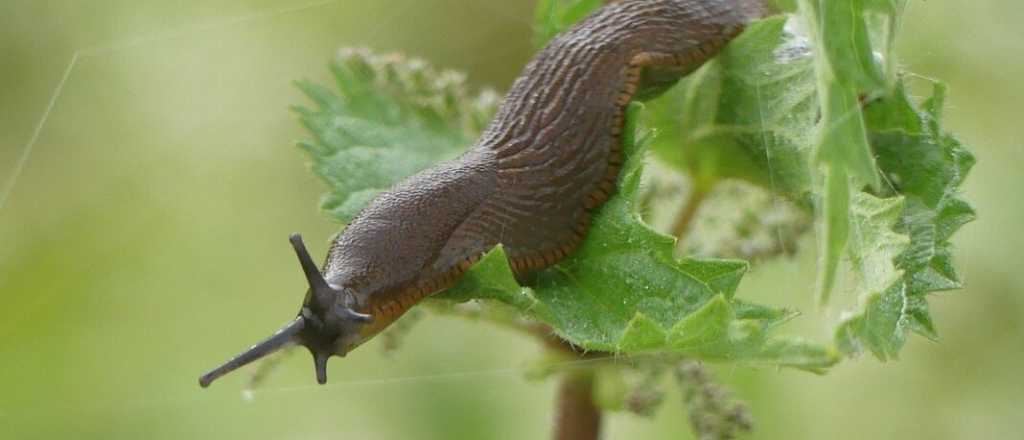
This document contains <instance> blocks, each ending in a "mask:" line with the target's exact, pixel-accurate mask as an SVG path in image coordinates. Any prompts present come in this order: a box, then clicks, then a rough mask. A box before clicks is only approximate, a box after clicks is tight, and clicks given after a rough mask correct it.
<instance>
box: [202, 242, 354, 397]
mask: <svg viewBox="0 0 1024 440" xmlns="http://www.w3.org/2000/svg"><path fill="white" fill-rule="evenodd" d="M289 240H290V241H291V243H292V247H294V248H295V254H296V255H297V256H298V257H299V263H300V264H301V265H302V271H303V272H304V273H305V274H306V281H307V282H309V290H308V291H307V292H306V299H305V301H303V303H302V309H301V310H300V311H299V314H298V316H296V317H295V319H294V320H292V321H291V322H290V323H288V324H287V325H285V326H284V327H282V328H281V329H280V330H278V331H277V332H276V333H274V334H273V335H271V336H270V337H269V338H267V339H265V340H263V341H262V342H260V343H258V344H256V345H253V346H252V347H251V348H249V350H246V351H245V352H243V353H241V354H239V355H238V356H235V357H234V358H232V359H231V360H229V361H227V362H226V363H224V364H223V365H221V366H219V367H217V368H215V369H213V370H211V371H210V372H209V373H206V374H204V375H202V376H201V377H200V378H199V385H200V386H202V387H203V388H206V387H208V386H210V383H212V382H213V381H214V380H217V378H219V377H221V376H223V375H225V374H227V373H230V372H232V371H234V370H236V369H238V368H240V367H242V366H244V365H246V364H249V363H251V362H253V361H255V360H258V359H260V358H263V357H265V356H267V355H269V354H271V353H274V352H276V351H278V350H280V349H282V348H284V347H287V346H289V345H293V344H298V345H302V346H304V347H306V348H307V349H309V351H310V353H312V354H313V362H314V364H315V367H316V381H317V382H319V383H320V384H324V383H327V360H328V359H329V358H330V357H331V356H333V355H338V356H344V355H345V354H346V353H348V351H349V350H350V349H352V348H353V347H355V346H356V345H358V344H359V343H360V342H362V340H363V337H361V336H360V332H361V330H362V328H363V326H365V325H366V324H368V323H370V322H372V321H373V317H372V316H370V315H367V314H363V313H359V312H357V311H355V310H354V309H353V307H354V306H355V305H356V302H357V301H356V298H355V295H353V294H352V292H351V291H349V290H347V289H345V288H339V287H335V286H332V285H331V284H330V283H328V282H327V280H325V279H324V277H323V275H321V274H320V270H319V269H317V267H316V265H315V264H314V263H313V259H312V258H310V256H309V252H308V251H306V245H305V244H303V243H302V236H300V235H299V234H292V236H291V237H289Z"/></svg>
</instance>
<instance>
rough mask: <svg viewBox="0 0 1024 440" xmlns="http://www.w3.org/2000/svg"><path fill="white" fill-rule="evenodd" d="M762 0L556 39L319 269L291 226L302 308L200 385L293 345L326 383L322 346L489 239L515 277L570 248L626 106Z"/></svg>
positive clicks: (626, 15) (429, 284) (616, 9)
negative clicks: (484, 114) (438, 160)
mask: <svg viewBox="0 0 1024 440" xmlns="http://www.w3.org/2000/svg"><path fill="white" fill-rule="evenodd" d="M763 1H764V0H622V1H618V2H614V3H611V4H608V5H606V6H604V7H602V8H601V9H599V10H597V11H595V12H594V13H592V14H591V15H590V16H588V17H587V18H585V19H584V20H583V21H581V22H580V23H578V24H576V25H575V26H573V27H572V28H570V29H569V30H568V31H566V32H564V33H562V34H561V35H559V36H557V37H555V38H554V39H553V40H552V41H551V42H550V43H549V44H548V45H547V47H545V48H544V49H543V50H541V51H540V53H538V54H537V56H536V57H535V58H534V59H533V60H532V61H531V62H530V63H529V64H528V65H527V66H526V68H525V69H524V70H523V72H522V74H521V75H520V76H519V78H518V79H516V80H515V82H514V83H513V84H512V87H511V89H510V90H509V92H508V95H507V96H506V97H505V100H504V102H503V103H502V105H501V107H500V108H499V110H498V113H497V115H496V116H495V118H494V120H493V121H492V122H491V124H490V126H489V127H488V128H487V129H486V130H485V132H484V133H483V135H482V136H481V137H480V139H479V141H477V143H476V144H475V145H474V146H473V147H472V148H471V149H469V150H468V151H467V152H466V153H465V154H463V155H462V156H461V157H459V158H458V159H456V160H454V161H451V162H448V163H442V164H439V165H437V166H436V167H434V168H431V169H428V170H426V171H423V172H421V173H419V174H417V175H414V176H412V177H410V178H408V179H407V180H405V181H404V182H401V183H399V184H397V185H395V186H394V187H393V188H391V189H390V190H389V191H387V192H385V193H383V194H381V195H380V196H378V197H377V198H376V199H375V200H373V201H372V202H371V203H370V204H369V205H368V206H367V207H366V208H364V209H363V211H362V212H361V213H360V214H359V215H358V216H356V218H355V219H353V220H352V222H351V223H349V224H348V226H346V227H345V229H344V231H343V232H342V233H341V234H340V235H339V236H338V237H337V238H336V239H335V240H334V242H333V243H332V244H331V246H330V250H329V251H328V253H327V261H326V263H325V264H324V266H323V271H322V272H321V271H320V270H317V267H316V266H315V265H314V263H313V260H312V259H311V258H310V256H309V254H308V253H307V251H306V248H305V246H304V245H303V243H302V239H301V237H299V235H297V234H296V235H292V237H291V242H292V245H293V246H294V248H295V252H296V254H297V255H298V257H299V262H300V263H301V265H302V269H303V271H304V272H305V275H306V279H307V280H308V282H309V289H308V291H307V293H306V297H305V300H304V301H303V303H302V308H301V310H300V311H299V313H298V316H297V317H296V318H295V319H294V320H293V321H291V323H289V324H287V325H286V326H284V327H283V328H282V329H280V330H278V331H277V333H275V334H274V335H273V336H271V337H270V338H268V339H266V340H265V341H263V342H260V343H259V344H257V345H255V346H253V347H252V348H250V349H249V350H248V351H246V352H244V353H242V354H240V355H238V356H237V357H235V358H234V359H231V360H230V361H228V362H227V363H225V364H224V365H222V366H220V367H218V368H216V369H214V370H212V371H210V372H209V373H207V374H205V375H203V376H202V377H200V379H199V384H200V385H201V386H203V387H206V386H209V385H210V383H211V382H213V381H214V380H216V379H217V378H218V377H220V376H222V375H224V374H226V373H228V372H230V371H233V370H235V369H237V368H239V367H241V366H243V365H245V364H248V363H249V362H252V361H254V360H256V359H259V358H261V357H263V356H265V355H267V354H269V353H271V352H274V351H276V350H278V349H280V348H282V347H284V346H287V345H291V344H299V345H303V346H305V347H306V348H308V349H309V351H310V352H311V353H312V354H313V359H314V361H315V366H316V377H317V382H319V383H321V384H323V383H325V382H326V381H327V360H328V358H329V357H331V356H333V355H339V356H344V355H345V354H346V353H348V352H349V351H350V350H352V349H353V348H355V347H356V346H358V345H359V344H361V343H363V342H365V341H366V340H368V339H370V338H371V337H373V336H374V335H376V334H377V333H379V332H380V331H381V330H383V329H384V328H385V327H387V326H388V325H389V324H391V323H392V322H394V321H395V320H396V319H398V317H400V316H401V315H402V314H403V313H405V311H407V310H408V309H409V308H410V307H412V306H413V305H415V304H416V303H418V302H419V301H420V300H422V299H423V298H425V297H427V296H430V295H432V294H434V293H437V292H439V291H441V290H444V289H445V288H447V287H449V286H451V285H452V284H454V283H455V281H456V280H458V278H459V277H460V276H461V275H462V274H463V273H464V272H465V271H466V270H467V269H469V268H470V266H472V265H473V264H474V263H475V262H476V261H477V260H478V259H479V258H480V257H481V255H482V254H484V253H485V252H487V251H488V250H490V249H491V248H493V247H494V246H495V245H497V244H499V243H500V244H502V245H503V246H504V248H505V250H506V253H507V255H508V258H509V264H510V266H511V267H512V270H513V271H514V272H515V273H516V274H517V275H518V276H525V275H527V274H529V273H531V272H532V271H535V270H538V269H542V268H545V267H548V266H551V265H553V264H555V263H557V262H559V261H560V260H562V259H563V258H565V257H566V256H567V255H569V254H570V253H572V252H573V250H574V249H575V248H576V247H577V246H578V245H579V244H580V242H581V241H582V240H583V237H584V236H585V235H586V233H587V227H588V221H589V218H590V214H591V213H592V212H593V210H595V209H597V208H598V207H600V206H601V205H602V204H603V203H604V201H605V200H607V199H608V197H609V195H610V194H611V193H612V192H613V191H614V189H615V184H616V179H617V177H618V175H619V169H620V167H621V166H622V163H623V157H622V152H621V139H620V138H621V135H622V130H623V126H624V122H625V121H624V118H625V110H626V106H627V105H628V104H629V103H630V101H632V100H634V99H637V100H644V99H649V98H652V97H655V96H657V95H658V94H660V93H661V92H663V91H664V90H666V89H667V88H668V87H670V86H671V85H673V84H675V83H676V82H677V81H678V80H679V79H680V78H681V77H682V76H684V75H686V74H688V73H690V72H692V71H693V70H695V69H696V68H697V67H699V66H700V65H702V64H703V63H704V62H705V61H707V60H708V59H710V58H711V57H713V56H714V55H715V54H717V53H718V52H719V51H720V50H721V49H722V47H724V46H725V44H726V43H728V42H729V41H730V40H731V39H732V38H734V37H735V36H736V35H738V34H739V33H740V32H741V30H742V29H743V27H744V25H745V24H746V23H747V22H749V21H750V20H752V19H754V18H758V17H761V16H763V15H764V14H765V12H766V11H765V9H766V8H765V6H764V4H763Z"/></svg>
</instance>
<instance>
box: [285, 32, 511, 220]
mask: <svg viewBox="0 0 1024 440" xmlns="http://www.w3.org/2000/svg"><path fill="white" fill-rule="evenodd" d="M331 72H332V73H333V74H334V79H335V81H336V82H337V86H338V89H339V90H340V92H341V93H340V94H335V93H334V92H332V91H330V90H329V89H327V88H325V87H322V86H319V85H316V84H313V83H311V82H308V81H299V82H298V83H297V85H298V86H299V88H300V89H301V90H302V91H303V92H304V93H305V94H306V96H308V97H309V98H310V100H312V101H313V103H314V104H316V108H313V109H310V108H306V107H295V108H294V110H295V111H296V112H297V113H298V114H299V119H300V121H301V122H302V124H303V125H304V126H305V127H306V128H307V129H308V130H309V131H310V132H311V133H312V134H313V136H314V138H313V139H312V140H307V141H302V142H300V143H299V146H300V147H301V148H302V149H304V150H306V152H307V153H309V156H310V158H312V168H313V171H314V172H315V173H317V174H318V175H320V176H321V177H323V179H324V180H325V181H326V182H327V185H328V187H329V188H330V192H329V193H328V194H327V195H326V196H325V197H324V199H323V203H322V208H323V209H324V210H325V211H327V212H328V213H330V214H331V215H332V216H333V217H335V218H336V219H338V220H340V221H342V222H348V221H349V220H351V219H352V217H354V216H355V215H356V214H357V213H358V212H359V210H361V209H362V208H363V206H365V205H366V204H367V203H368V202H369V201H370V200H372V199H373V197H374V196H376V195H377V194H378V193H380V192H381V191H383V190H385V189H387V188H388V187H390V186H391V185H392V184H393V183H395V182H397V181H399V180H401V179H404V178H405V177H408V176H410V175H412V174H414V173H416V172H417V171H420V170H422V169H424V168H427V167H429V166H430V165H431V164H433V163H435V162H438V161H441V160H445V159H451V158H454V157H455V156H457V155H458V154H459V153H460V152H462V151H463V150H464V149H465V148H466V146H467V145H469V143H470V142H472V141H473V140H474V139H475V138H476V136H477V135H478V134H479V132H480V131H481V130H482V129H483V127H484V126H485V125H486V124H487V122H489V121H490V118H491V116H492V115H493V113H494V111H495V109H496V107H497V102H498V97H497V95H496V94H495V93H493V92H488V91H485V92H482V93H480V94H478V95H476V96H471V95H470V94H469V93H468V92H467V90H466V86H465V84H464V83H465V81H464V79H463V77H462V75H460V74H457V73H455V72H450V71H448V72H437V71H435V70H434V69H431V68H430V67H428V66H427V65H426V64H425V63H424V62H423V61H420V60H406V59H404V58H402V57H400V56H397V55H384V56H380V55H373V54H370V53H369V52H367V51H363V50H345V51H342V52H341V54H340V55H339V56H338V59H337V60H335V61H334V62H333V63H332V64H331Z"/></svg>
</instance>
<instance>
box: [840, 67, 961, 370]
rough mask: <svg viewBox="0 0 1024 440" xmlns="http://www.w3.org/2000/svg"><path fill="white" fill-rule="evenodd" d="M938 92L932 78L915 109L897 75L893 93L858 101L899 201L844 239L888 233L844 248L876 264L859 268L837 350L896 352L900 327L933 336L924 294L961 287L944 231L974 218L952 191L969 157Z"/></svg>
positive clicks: (938, 86) (940, 90)
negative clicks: (948, 127)
mask: <svg viewBox="0 0 1024 440" xmlns="http://www.w3.org/2000/svg"><path fill="white" fill-rule="evenodd" d="M944 96H945V88H944V86H943V85H941V84H935V86H934V94H933V96H932V98H930V99H929V100H928V101H926V102H925V105H924V108H925V109H926V110H919V109H917V108H916V107H915V105H914V103H913V101H912V100H911V99H910V97H909V94H908V93H907V92H906V89H905V87H904V84H903V82H902V80H900V81H899V82H898V83H897V84H896V87H895V89H894V93H893V95H891V96H889V97H886V98H884V99H881V100H878V101H875V102H873V103H871V104H870V105H868V106H867V108H866V109H865V114H866V116H867V121H868V123H869V129H870V133H871V139H872V145H873V146H874V149H875V151H876V152H877V153H878V164H879V167H880V168H881V169H882V171H883V173H884V175H885V176H886V178H887V182H888V183H889V187H888V188H887V192H888V193H892V194H901V195H902V196H901V197H902V198H903V199H905V202H904V203H902V204H903V205H905V207H904V208H903V209H902V210H901V211H900V212H899V215H898V216H897V215H893V214H892V213H891V212H890V213H887V214H886V216H885V217H886V222H885V224H880V223H876V224H865V225H862V228H861V229H862V230H863V231H865V234H866V236H865V237H863V238H861V239H859V240H855V241H852V243H859V244H862V245H863V244H868V245H870V241H871V240H870V238H869V237H868V236H867V235H868V234H886V235H889V237H888V238H884V239H882V238H879V240H881V241H888V242H889V246H885V247H883V248H882V249H875V250H873V251H872V252H860V251H858V252H856V253H851V254H852V255H851V256H853V255H856V254H868V255H871V257H870V258H874V259H875V263H874V264H867V265H866V266H867V267H868V268H883V267H884V270H883V271H882V273H881V274H879V273H872V272H870V271H867V270H861V271H859V273H860V274H861V278H863V279H864V280H865V281H863V282H861V283H860V284H861V285H862V286H865V287H866V288H867V289H866V293H865V294H863V295H864V296H862V302H863V303H864V305H863V307H862V309H861V311H860V312H859V313H857V314H854V315H852V316H850V317H849V318H848V319H846V320H844V322H843V323H841V324H840V326H839V328H838V331H837V342H838V344H839V347H840V348H841V349H843V350H844V351H847V352H856V351H859V349H861V348H867V349H868V350H870V351H871V352H872V353H873V354H874V355H875V356H876V357H878V358H879V359H883V360H884V359H888V358H891V357H895V356H896V355H897V354H898V351H899V349H900V348H901V347H902V345H903V343H904V341H905V334H906V332H907V331H913V332H916V333H918V334H921V335H923V336H925V337H927V338H930V339H935V338H937V337H938V335H937V332H936V330H935V324H934V323H933V321H932V318H931V314H930V313H929V311H928V302H927V300H926V296H927V294H928V293H931V292H936V291H943V290H950V289H956V288H959V287H961V280H960V277H959V275H958V274H957V272H956V270H955V269H954V266H953V264H952V255H951V244H950V243H949V239H950V237H951V236H952V235H953V233H954V232H956V231H957V230H958V229H959V228H960V227H961V226H963V225H964V224H965V223H967V222H969V221H971V220H973V219H974V210H973V209H972V208H971V207H970V206H969V205H968V204H967V203H966V202H965V201H963V200H962V199H960V198H959V193H958V191H959V190H958V188H959V186H960V185H961V184H962V183H963V180H964V179H965V178H966V175H967V172H968V171H969V170H970V168H971V166H972V165H973V164H974V157H973V156H972V155H971V154H970V153H969V152H968V151H967V150H966V149H964V148H963V146H962V145H961V144H960V143H959V142H958V141H957V140H956V139H955V138H953V137H952V136H950V135H949V134H948V133H945V132H944V131H943V128H942V121H941V108H942V100H943V98H944ZM890 231H892V232H890ZM894 233H897V234H899V235H898V236H893V235H892V234H894ZM879 240H876V241H879ZM879 243H881V242H880V241H879ZM895 243H901V246H902V248H903V250H902V251H901V252H899V253H896V252H895V251H896V250H897V247H896V246H895ZM860 248H861V246H854V247H851V249H860ZM883 258H890V259H891V262H892V265H894V266H890V265H884V262H883V261H882V259H883ZM854 261H855V264H854V266H855V267H856V266H857V264H856V261H857V260H856V259H854ZM892 267H895V268H896V269H898V270H899V274H900V276H899V277H897V278H896V279H892V274H893V269H892ZM881 275H884V276H881Z"/></svg>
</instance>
